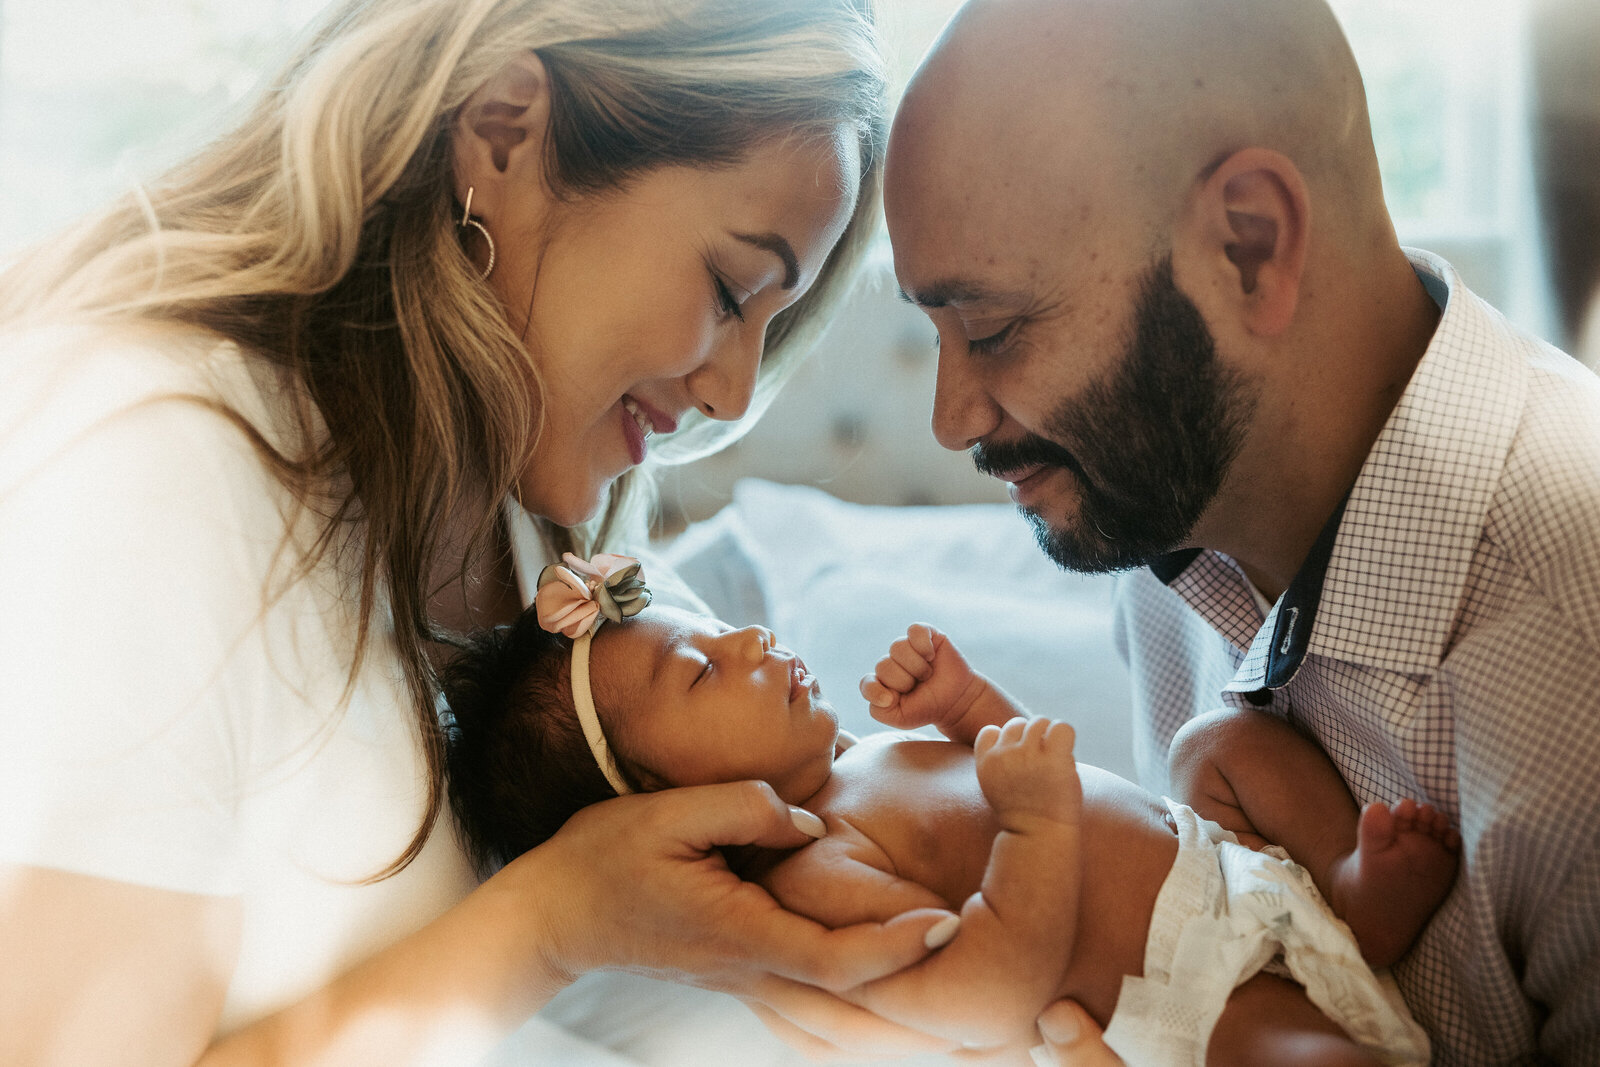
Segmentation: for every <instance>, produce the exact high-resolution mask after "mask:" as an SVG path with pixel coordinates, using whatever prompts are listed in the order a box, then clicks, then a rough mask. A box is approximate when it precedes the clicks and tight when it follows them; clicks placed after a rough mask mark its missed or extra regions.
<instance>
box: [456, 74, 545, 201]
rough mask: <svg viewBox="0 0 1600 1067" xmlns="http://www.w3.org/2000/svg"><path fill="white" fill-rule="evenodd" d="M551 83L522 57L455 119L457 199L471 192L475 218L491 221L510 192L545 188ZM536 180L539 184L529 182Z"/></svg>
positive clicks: (462, 108) (476, 95) (472, 98)
mask: <svg viewBox="0 0 1600 1067" xmlns="http://www.w3.org/2000/svg"><path fill="white" fill-rule="evenodd" d="M549 122H550V79H549V76H548V75H547V74H546V73H545V69H544V63H543V62H541V61H540V59H539V57H538V55H536V54H535V53H533V52H531V51H528V52H523V53H521V54H519V55H518V56H517V57H516V58H515V59H513V60H512V61H511V62H509V63H507V64H506V65H505V66H504V67H502V68H500V70H499V71H498V72H497V73H496V74H495V75H494V77H492V78H490V79H489V80H488V81H487V82H484V84H483V85H482V86H481V87H480V88H479V89H478V91H477V92H475V93H473V94H472V96H470V97H469V98H468V99H467V102H466V103H465V104H463V105H462V106H461V110H460V112H459V113H458V114H457V116H456V122H455V129H454V131H453V134H452V141H451V154H452V164H453V166H454V170H455V184H456V190H455V192H456V199H457V200H460V201H463V202H465V200H466V198H467V190H468V189H472V190H473V193H472V213H473V214H474V215H477V216H480V217H482V218H483V219H484V220H485V221H487V222H493V221H494V218H495V216H496V214H497V213H498V212H499V211H500V210H501V208H502V205H503V204H504V203H505V197H506V189H507V187H515V188H518V189H521V190H523V195H526V190H528V189H530V188H542V187H543V184H544V150H545V147H544V146H545V134H546V132H547V130H548V128H549ZM529 181H533V182H536V183H538V184H537V185H533V186H529V185H527V184H525V183H527V182H529Z"/></svg>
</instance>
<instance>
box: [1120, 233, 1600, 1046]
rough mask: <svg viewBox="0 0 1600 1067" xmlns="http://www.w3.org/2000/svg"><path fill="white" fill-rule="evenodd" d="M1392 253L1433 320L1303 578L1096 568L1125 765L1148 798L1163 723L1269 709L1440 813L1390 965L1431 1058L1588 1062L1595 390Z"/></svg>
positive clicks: (1598, 966) (1360, 770)
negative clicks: (1446, 844) (1436, 882)
mask: <svg viewBox="0 0 1600 1067" xmlns="http://www.w3.org/2000/svg"><path fill="white" fill-rule="evenodd" d="M1411 256H1412V264H1413V266H1414V267H1415V268H1416V270H1417V272H1418V275H1419V277H1421V278H1422V279H1423V281H1424V283H1425V284H1426V285H1427V286H1428V288H1429V291H1430V293H1432V294H1433V295H1434V298H1435V300H1437V301H1438V302H1439V303H1440V304H1441V305H1442V306H1443V308H1444V310H1443V315H1442V317H1441V319H1440V322H1439V326H1438V329H1437V331H1436V332H1435V334H1434V337H1433V340H1432V343H1431V344H1430V345H1429V347H1428V350H1427V353H1426V354H1425V355H1424V357H1423V359H1422V361H1421V363H1420V364H1419V366H1418V367H1417V370H1416V372H1415V374H1414V375H1413V377H1412V380H1411V382H1410V384H1409V386H1408V387H1407V389H1406V392H1405V394H1404V396H1403V397H1402V398H1401V400H1400V403H1399V404H1398V406H1397V407H1396V408H1395V410H1394V412H1393V414H1392V415H1391V416H1390V418H1389V421H1388V423H1387V424H1386V425H1385V427H1384V429H1383V431H1382V433H1381V434H1380V435H1379V437H1378V440H1377V441H1376V443H1375V444H1374V445H1373V448H1372V451H1371V453H1370V454H1369V455H1368V457H1367V460H1366V463H1365V465H1364V466H1363V467H1362V470H1361V473H1360V475H1359V477H1358V478H1357V480H1356V483H1355V485H1354V487H1353V488H1352V490H1351V493H1350V496H1349V498H1348V500H1347V502H1346V505H1345V508H1344V511H1343V516H1342V520H1340V519H1338V518H1337V517H1336V519H1335V520H1334V522H1332V523H1330V525H1329V529H1328V530H1327V531H1325V537H1326V538H1327V539H1328V540H1327V542H1326V543H1325V544H1324V546H1323V547H1324V548H1325V549H1327V550H1328V551H1326V553H1325V556H1324V559H1325V562H1326V574H1325V577H1323V578H1322V580H1321V582H1320V588H1318V587H1317V584H1318V583H1316V582H1315V581H1311V580H1309V579H1311V578H1314V577H1315V575H1314V574H1311V573H1308V572H1309V571H1314V570H1315V567H1314V566H1313V565H1312V564H1313V562H1314V560H1308V566H1307V569H1305V570H1303V571H1302V573H1301V575H1300V576H1297V578H1296V579H1295V582H1294V583H1292V584H1291V585H1290V588H1289V589H1288V590H1286V591H1285V592H1284V595H1283V596H1282V597H1281V598H1280V599H1279V600H1278V602H1277V603H1276V604H1274V605H1273V606H1272V610H1271V612H1270V613H1269V614H1268V615H1267V616H1266V618H1265V619H1263V618H1262V615H1261V613H1260V611H1259V610H1258V608H1257V606H1256V602H1255V601H1254V600H1253V599H1252V597H1251V593H1250V587H1249V582H1248V580H1247V579H1246V578H1245V576H1244V574H1243V573H1242V571H1241V570H1240V569H1239V567H1238V566H1237V565H1236V564H1235V563H1234V562H1233V561H1232V560H1231V559H1229V558H1227V557H1226V556H1223V555H1220V554H1218V553H1215V552H1202V553H1199V554H1198V555H1195V556H1193V558H1188V554H1178V555H1177V556H1176V557H1173V558H1169V559H1168V560H1166V561H1163V564H1162V565H1161V566H1159V567H1157V568H1152V569H1151V570H1149V571H1140V572H1137V573H1133V574H1129V575H1125V576H1123V577H1121V578H1120V579H1119V582H1118V623H1117V628H1118V639H1119V642H1120V643H1121V644H1122V647H1123V649H1124V652H1125V654H1126V655H1127V656H1128V658H1129V662H1130V666H1131V667H1132V670H1133V674H1134V679H1135V681H1134V685H1135V711H1134V714H1135V720H1136V727H1135V728H1136V738H1137V740H1136V745H1137V749H1136V753H1135V758H1136V762H1137V763H1138V766H1139V774H1140V778H1141V779H1142V780H1143V781H1144V783H1145V784H1146V785H1147V786H1148V787H1149V788H1150V789H1152V790H1154V791H1158V792H1160V791H1165V789H1166V785H1167V773H1166V751H1167V746H1168V742H1169V741H1170V740H1171V737H1172V734H1173V732H1174V731H1176V730H1177V728H1178V727H1179V726H1180V725H1181V724H1182V723H1183V722H1184V721H1185V720H1186V719H1188V718H1189V717H1190V716H1192V715H1195V714H1198V713H1201V712H1204V711H1206V710H1209V709H1211V708H1215V707H1218V706H1220V705H1222V704H1224V703H1229V704H1234V705H1254V704H1259V702H1261V701H1267V703H1265V704H1264V705H1263V706H1264V707H1265V708H1266V709H1267V710H1269V711H1273V712H1276V713H1278V714H1281V715H1284V716H1286V717H1287V718H1288V719H1290V720H1291V721H1293V722H1294V723H1296V724H1297V725H1299V726H1301V727H1302V728H1304V729H1306V730H1308V731H1309V732H1310V733H1311V735H1312V736H1314V737H1315V739H1316V740H1317V742H1318V743H1319V744H1321V746H1322V747H1323V749H1324V750H1326V751H1327V753H1328V755H1329V756H1330V757H1332V759H1333V761H1334V763H1336V764H1337V765H1338V767H1339V770H1340V772H1341V773H1342V774H1343V775H1344V777H1345V780H1346V782H1347V783H1348V784H1349V786H1350V789H1351V791H1352V792H1353V793H1354V794H1355V797H1356V799H1357V801H1358V802H1362V803H1365V802H1367V801H1372V800H1382V801H1394V800H1397V799H1399V798H1401V797H1407V796H1409V797H1415V798H1417V799H1419V800H1422V801H1426V802H1429V803H1432V804H1434V805H1436V806H1438V807H1439V808H1440V810H1442V811H1444V812H1445V813H1446V814H1448V815H1449V817H1450V820H1451V822H1452V823H1453V824H1455V825H1456V826H1458V827H1459V828H1460V830H1461V835H1462V838H1463V848H1462V858H1463V863H1462V869H1461V876H1460V878H1459V880H1458V882H1457V884H1456V886H1455V889H1454V890H1453V892H1452V893H1451V895H1450V897H1449V898H1448V899H1447V900H1446V901H1445V903H1444V906H1443V907H1442V908H1441V909H1440V910H1439V912H1438V914H1437V915H1436V916H1435V917H1434V919H1433V921H1432V923H1431V924H1430V925H1429V927H1428V929H1427V931H1426V932H1425V933H1424V935H1423V937H1422V939H1421V940H1420V941H1419V942H1418V944H1417V946H1416V947H1415V948H1414V949H1413V951H1412V952H1411V953H1410V954H1409V955H1408V956H1407V957H1406V958H1405V959H1404V960H1402V961H1401V962H1400V964H1399V965H1398V966H1396V968H1395V976H1396V978H1397V979H1398V980H1399V983H1400V986H1401V989H1402V990H1403V992H1404V993H1405V996H1406V1000H1407V1001H1408V1003H1409V1004H1410V1005H1411V1007H1412V1010H1413V1011H1414V1012H1415V1014H1416V1016H1417V1018H1418V1020H1419V1021H1420V1022H1421V1023H1422V1024H1423V1025H1424V1026H1425V1027H1426V1028H1427V1029H1428V1031H1429V1033H1430V1035H1431V1036H1432V1037H1433V1038H1434V1055H1435V1058H1436V1062H1438V1063H1447V1064H1451V1063H1462V1064H1468V1063H1471V1064H1479V1063H1495V1064H1503V1063H1521V1062H1530V1061H1536V1060H1537V1059H1539V1058H1540V1057H1549V1058H1553V1059H1555V1060H1556V1061H1558V1062H1561V1063H1574V1064H1576V1063H1600V381H1597V379H1596V378H1595V376H1594V375H1593V374H1592V373H1590V372H1589V371H1588V370H1586V369H1585V368H1583V367H1582V366H1581V365H1580V364H1578V363H1577V362H1576V361H1574V360H1572V359H1571V358H1569V357H1567V356H1566V355H1563V354H1562V353H1560V352H1558V351H1556V350H1555V349H1553V348H1551V347H1550V346H1548V345H1546V344H1543V343H1542V342H1539V341H1536V340H1534V339H1531V338H1528V337H1525V336H1523V335H1521V334H1519V333H1518V332H1516V331H1515V330H1514V329H1513V328H1512V327H1511V326H1510V325H1508V324H1507V323H1506V321H1505V320H1504V319H1503V318H1501V317H1500V315H1499V314H1498V313H1496V312H1495V311H1494V310H1493V309H1492V308H1490V307H1489V306H1488V305H1486V304H1484V303H1483V302H1482V301H1481V300H1479V299H1478V298H1477V297H1476V296H1474V295H1473V294H1472V293H1471V292H1469V291H1468V290H1467V289H1466V288H1465V287H1464V286H1463V285H1462V284H1461V283H1460V281H1459V279H1458V278H1457V276H1456V274H1455V272H1454V271H1453V270H1452V269H1451V268H1450V267H1449V266H1448V264H1446V263H1444V262H1443V261H1442V260H1439V259H1437V258H1435V257H1432V256H1429V255H1428V254H1426V253H1416V252H1413V253H1411ZM1293 463H1294V457H1292V456H1286V457H1284V470H1285V477H1293ZM1316 556H1317V553H1316V552H1313V557H1316ZM1157 570H1162V571H1164V572H1165V573H1166V575H1167V577H1168V581H1167V582H1166V583H1165V584H1164V583H1163V581H1162V580H1161V579H1160V578H1158V577H1157V575H1156V573H1155V571H1157ZM1174 572H1176V573H1174Z"/></svg>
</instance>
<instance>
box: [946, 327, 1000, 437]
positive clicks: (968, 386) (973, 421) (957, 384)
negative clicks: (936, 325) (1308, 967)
mask: <svg viewBox="0 0 1600 1067" xmlns="http://www.w3.org/2000/svg"><path fill="white" fill-rule="evenodd" d="M999 425H1000V409H999V407H998V405H996V404H995V402H994V399H993V398H992V397H990V396H989V393H988V390H987V388H986V387H985V385H984V383H983V381H982V379H981V377H980V376H979V374H978V373H977V371H976V369H975V368H974V367H973V366H972V357H971V354H970V353H969V352H968V350H967V342H966V338H965V337H961V336H954V337H952V336H947V335H946V336H941V337H940V341H939V369H938V376H937V378H936V380H935V383H934V387H933V436H934V438H935V439H936V440H937V441H938V442H939V443H940V444H941V445H943V446H944V447H945V448H948V449H950V450H951V451H952V452H965V451H966V450H967V449H969V448H971V447H972V446H973V445H975V444H977V443H978V442H979V441H980V440H982V439H983V438H984V437H985V436H986V435H988V434H990V433H992V432H993V431H994V430H995V428H996V427H998V426H999Z"/></svg>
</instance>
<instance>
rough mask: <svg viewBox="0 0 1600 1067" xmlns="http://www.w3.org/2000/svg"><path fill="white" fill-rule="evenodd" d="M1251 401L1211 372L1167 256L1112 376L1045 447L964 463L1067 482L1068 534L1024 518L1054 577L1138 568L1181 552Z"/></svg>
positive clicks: (1154, 272)
mask: <svg viewBox="0 0 1600 1067" xmlns="http://www.w3.org/2000/svg"><path fill="white" fill-rule="evenodd" d="M1255 399H1256V393H1255V389H1254V388H1253V387H1252V386H1251V385H1250V384H1249V383H1248V382H1246V381H1245V380H1244V379H1243V378H1242V377H1241V376H1240V375H1239V373H1238V372H1236V371H1233V370H1231V369H1229V368H1227V367H1224V366H1222V365H1221V364H1220V363H1219V362H1218V361H1217V353H1216V344H1215V342H1214V340H1213V338H1212V336H1211V331H1210V330H1209V329H1207V328H1206V324H1205V320H1204V319H1203V318H1202V317H1201V315H1200V311H1199V309H1198V308H1196V307H1195V306H1194V304H1193V303H1192V302H1191V301H1190V300H1189V298H1188V297H1186V296H1185V295H1184V294H1183V293H1182V292H1180V291H1179V290H1178V287H1177V286H1176V285H1175V284H1174V283H1173V280H1172V259H1171V257H1170V256H1169V257H1166V258H1164V259H1162V260H1161V261H1160V262H1158V263H1156V264H1154V265H1152V266H1151V268H1150V270H1149V271H1148V272H1147V273H1146V275H1145V278H1144V282H1143V285H1142V286H1141V287H1140V294H1139V301H1138V304H1137V305H1136V307H1135V311H1134V336H1133V337H1132V339H1131V340H1130V342H1129V344H1128V346H1127V348H1126V349H1125V350H1124V353H1123V357H1122V360H1121V362H1120V364H1119V365H1118V366H1117V367H1115V368H1113V369H1112V371H1111V372H1110V373H1109V374H1107V375H1106V376H1105V377H1103V378H1101V379H1100V380H1099V381H1097V382H1095V383H1094V384H1092V385H1090V386H1089V387H1088V388H1087V389H1085V390H1084V391H1083V393H1082V394H1081V395H1080V396H1079V397H1077V398H1076V399H1073V400H1068V401H1063V402H1062V403H1061V404H1060V406H1059V407H1057V408H1056V410H1055V411H1054V412H1052V413H1051V414H1050V415H1049V416H1047V417H1046V419H1045V421H1044V430H1045V433H1046V434H1048V436H1040V435H1038V434H1030V435H1028V436H1027V437H1024V438H1022V439H1021V440H1018V441H1014V442H1008V443H1005V444H993V445H986V444H979V445H976V446H974V448H973V449H972V459H973V463H975V464H976V465H977V467H978V469H979V470H980V471H983V472H984V473H986V474H997V473H1003V472H1007V471H1014V470H1019V469H1021V468H1023V467H1031V466H1035V465H1041V464H1042V465H1044V466H1046V467H1054V468H1058V469H1061V470H1065V471H1067V472H1069V473H1070V474H1071V475H1072V477H1073V480H1074V481H1075V482H1076V483H1077V490H1078V515H1077V518H1076V521H1075V522H1073V523H1072V525H1070V526H1061V527H1055V526H1051V525H1050V524H1049V523H1048V522H1046V521H1045V519H1044V517H1043V516H1041V515H1039V514H1037V513H1035V512H1034V511H1032V510H1029V509H1027V508H1024V509H1023V514H1024V515H1025V516H1027V518H1028V521H1029V522H1030V523H1032V524H1033V530H1034V536H1035V537H1037V538H1038V541H1039V547H1040V548H1041V549H1043V550H1044V553H1045V554H1046V555H1047V556H1049V557H1050V558H1051V559H1053V560H1055V561H1056V563H1057V564H1059V565H1060V566H1062V567H1065V568H1067V569H1069V570H1074V571H1083V572H1086V573H1105V572H1109V571H1118V570H1127V569H1129V568H1132V567H1141V566H1146V565H1148V564H1150V563H1151V562H1153V561H1154V560H1156V559H1159V558H1160V557H1161V556H1164V555H1166V554H1167V553H1168V552H1171V551H1173V550H1175V549H1177V548H1178V547H1180V546H1181V545H1183V544H1184V542H1185V541H1187V540H1188V538H1189V534H1190V532H1191V531H1193V529H1194V527H1195V524H1196V523H1197V522H1198V521H1199V520H1200V516H1201V515H1202V514H1203V513H1204V512H1205V510H1206V508H1207V507H1208V506H1210V504H1211V501H1212V500H1213V499H1214V498H1215V497H1216V495H1217V491H1218V490H1219V489H1220V488H1221V486H1222V480H1223V478H1224V476H1226V474H1227V473H1228V468H1229V466H1230V465H1231V464H1232V463H1233V459H1234V457H1235V456H1236V455H1238V452H1239V446H1240V444H1241V443H1242V441H1243V439H1244V434H1245V429H1246V427H1247V426H1248V424H1249V420H1250V415H1251V412H1252V411H1253V409H1254V406H1255Z"/></svg>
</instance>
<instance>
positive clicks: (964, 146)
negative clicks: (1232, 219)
mask: <svg viewBox="0 0 1600 1067" xmlns="http://www.w3.org/2000/svg"><path fill="white" fill-rule="evenodd" d="M1250 146H1260V147H1264V148H1270V149H1273V150H1275V151H1277V152H1281V153H1282V154H1283V155H1284V156H1286V157H1288V158H1289V159H1290V160H1292V161H1293V162H1294V163H1295V165H1296V166H1298V167H1299V168H1300V171H1301V173H1302V174H1303V176H1304V177H1305V180H1306V182H1307V184H1308V185H1309V186H1310V187H1311V189H1312V192H1313V196H1314V199H1316V200H1317V202H1318V204H1319V206H1323V205H1325V206H1327V207H1329V208H1330V209H1331V210H1332V211H1333V212H1334V213H1335V214H1336V215H1339V216H1350V218H1349V221H1350V222H1352V223H1354V222H1355V221H1356V219H1357V218H1359V217H1361V216H1363V215H1367V214H1370V212H1371V211H1372V210H1373V209H1374V208H1378V209H1381V206H1382V189H1381V184H1380V182H1379V179H1378V172H1377V163H1376V159H1375V157H1374V153H1373V149H1372V139H1371V132H1370V128H1369V125H1368V119H1367V111H1366V100H1365V96H1364V93H1363V91H1362V86H1361V78H1360V73H1359V71H1358V70H1357V68H1356V64H1355V60H1354V58H1353V57H1352V55H1351V53H1350V50H1349V47H1348V45H1347V43H1346V42H1345V39H1344V36H1343V33H1342V31H1341V30H1340V28H1339V25H1338V22H1337V21H1336V19H1335V18H1334V16H1333V14H1332V12H1331V11H1329V10H1328V8H1327V6H1326V4H1325V3H1324V2H1323V0H970V2H969V3H968V4H967V5H966V6H965V7H964V8H963V9H962V10H961V12H960V13H959V14H958V15H957V16H956V17H955V18H954V19H953V20H952V21H951V23H950V25H949V26H948V27H947V28H946V30H945V32H944V34H943V35H942V36H941V38H940V39H939V41H938V42H937V43H936V44H935V46H934V48H933V49H932V51H931V52H930V53H929V55H928V56H927V57H926V59H925V60H924V61H923V63H922V65H921V67H920V68H919V70H918V71H917V74H916V76H915V77H914V78H913V80H912V82H911V85H910V87H909V88H908V89H907V92H906V94H905V98H904V101H903V103H902V105H901V109H900V112H899V114H898V116H897V117H896V120H895V127H894V134H893V138H892V141H891V152H890V162H889V181H890V185H891V192H890V197H891V202H892V204H891V206H894V205H893V201H899V202H900V203H904V202H906V201H907V200H909V199H916V200H918V201H920V202H923V203H928V202H930V201H943V202H944V205H945V207H946V208H949V209H959V208H958V205H966V206H968V207H973V206H977V204H978V201H979V200H984V201H988V202H990V203H991V204H992V203H993V200H994V198H995V197H996V196H1005V195H1008V194H1009V195H1010V196H1011V197H1012V203H1013V204H1016V207H1017V210H1018V211H1024V210H1029V209H1028V208H1025V207H1024V206H1023V205H1021V204H1017V203H1016V200H1017V198H1019V197H1020V198H1023V199H1031V198H1033V197H1035V196H1037V194H1039V193H1041V192H1042V191H1044V190H1049V191H1050V194H1051V196H1050V200H1051V202H1052V203H1053V204H1054V205H1055V206H1056V207H1058V208H1060V207H1063V206H1065V204H1064V202H1063V201H1064V200H1065V199H1067V197H1065V196H1064V194H1068V193H1081V194H1082V195H1081V197H1078V198H1076V199H1079V200H1080V201H1081V202H1079V203H1075V204H1074V205H1073V206H1074V207H1075V208H1077V209H1078V210H1080V211H1086V212H1088V214H1089V215H1090V216H1095V215H1100V214H1102V213H1109V212H1115V213H1117V214H1119V215H1121V216H1123V217H1124V219H1125V220H1126V219H1128V218H1129V217H1137V218H1138V219H1140V220H1141V221H1142V222H1143V223H1144V224H1145V225H1146V226H1149V227H1153V228H1154V229H1155V232H1154V233H1152V234H1151V237H1152V238H1153V239H1156V240H1159V236H1160V231H1161V230H1162V229H1164V227H1165V225H1166V224H1167V223H1169V222H1170V220H1171V217H1172V215H1173V214H1175V213H1176V212H1177V211H1178V210H1179V209H1180V206H1181V201H1182V198H1183V196H1184V193H1185V191H1186V190H1187V189H1189V188H1190V187H1191V186H1192V185H1193V183H1194V182H1195V181H1196V179H1197V178H1198V177H1200V176H1201V175H1203V174H1204V173H1205V172H1206V170H1207V168H1208V167H1210V166H1212V165H1214V164H1215V163H1216V162H1218V161H1219V160H1221V159H1223V158H1225V157H1226V156H1228V155H1229V154H1231V153H1232V152H1235V151H1237V150H1239V149H1242V148H1246V147H1250ZM1038 207H1039V210H1037V211H1033V212H1032V214H1033V217H1034V220H1035V221H1034V224H1035V225H1036V224H1037V223H1038V222H1039V221H1040V215H1041V214H1042V213H1043V209H1044V208H1045V204H1044V203H1041V204H1039V205H1038ZM964 217H965V218H966V219H967V220H968V221H969V222H970V223H971V224H973V225H976V224H978V220H977V219H975V218H973V217H972V216H971V215H970V214H966V215H965V216H964ZM995 221H1003V220H995Z"/></svg>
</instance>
